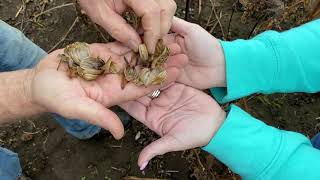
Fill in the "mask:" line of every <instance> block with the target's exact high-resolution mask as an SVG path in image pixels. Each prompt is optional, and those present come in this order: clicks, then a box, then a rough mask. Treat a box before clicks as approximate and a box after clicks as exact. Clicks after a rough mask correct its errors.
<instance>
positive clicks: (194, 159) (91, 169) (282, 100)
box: [0, 0, 320, 180]
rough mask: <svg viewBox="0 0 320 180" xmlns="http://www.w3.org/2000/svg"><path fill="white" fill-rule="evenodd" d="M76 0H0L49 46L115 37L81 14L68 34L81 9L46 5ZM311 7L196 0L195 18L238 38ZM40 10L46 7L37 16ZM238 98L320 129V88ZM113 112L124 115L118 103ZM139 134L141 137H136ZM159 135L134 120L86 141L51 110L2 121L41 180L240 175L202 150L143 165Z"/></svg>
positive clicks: (29, 171) (12, 145) (290, 125)
mask: <svg viewBox="0 0 320 180" xmlns="http://www.w3.org/2000/svg"><path fill="white" fill-rule="evenodd" d="M71 2H72V1H71V0H22V1H21V0H1V1H0V19H2V20H4V21H6V22H7V23H9V24H11V25H12V26H15V27H17V28H18V29H20V30H22V31H23V32H24V33H25V34H26V35H27V36H28V37H29V38H30V39H32V40H33V41H34V42H35V43H36V44H38V45H39V46H40V47H42V48H43V49H45V50H47V51H50V50H51V49H52V48H53V47H54V46H55V45H56V43H57V42H59V41H60V40H61V39H62V38H63V37H64V36H66V37H65V38H64V39H63V41H62V43H61V44H58V45H57V47H56V48H60V47H64V46H65V45H66V44H69V43H71V42H74V41H85V42H89V43H91V42H107V41H109V40H110V37H109V36H108V35H107V34H106V33H105V32H104V31H103V30H102V29H101V28H99V27H96V26H95V25H94V24H93V23H90V22H89V21H86V20H85V19H84V18H79V21H77V22H76V24H75V26H74V27H73V28H72V29H71V30H70V33H67V32H68V30H69V29H70V27H71V25H72V24H73V22H74V21H75V19H76V17H77V15H78V14H79V13H77V11H76V9H75V7H74V6H73V5H67V6H64V7H60V8H57V9H54V10H52V11H49V12H46V10H48V9H51V8H54V7H57V6H60V5H63V4H68V3H71ZM177 3H178V7H179V8H178V11H177V15H178V16H180V17H183V18H184V17H185V12H186V11H185V1H177ZM199 3H200V4H201V6H199ZM212 4H214V9H213V8H212ZM199 7H201V8H199ZM307 11H308V4H305V3H304V1H297V0H271V1H269V0H268V1H267V0H239V1H236V0H224V1H223V0H216V1H214V0H211V1H209V0H198V1H191V3H190V9H189V11H188V20H189V21H191V22H195V23H198V24H200V25H201V26H203V27H204V28H206V29H207V30H208V31H209V32H211V33H212V34H213V35H215V36H216V37H218V38H221V39H223V38H224V39H227V40H232V39H236V38H249V37H252V36H254V35H255V34H257V33H259V32H261V31H264V30H268V29H274V30H281V31H282V30H286V29H289V28H291V27H294V26H296V25H299V24H301V23H303V22H305V21H306V20H307V19H306V15H307ZM41 12H45V13H43V14H42V15H40V16H37V14H39V13H41ZM199 12H200V13H199ZM35 17H37V18H35ZM217 19H219V21H218V20H217ZM288 77H290V75H288ZM236 103H237V104H239V105H240V106H242V107H243V108H244V109H245V110H247V111H248V112H250V113H251V114H252V115H253V116H255V117H257V118H259V119H262V120H265V122H266V123H268V124H270V125H273V126H275V127H278V128H281V129H285V130H292V131H298V132H300V133H303V134H305V135H307V136H308V137H312V136H313V135H315V134H316V133H317V132H319V129H320V118H319V117H320V96H319V94H290V95H284V94H276V95H255V96H252V97H248V98H246V99H243V100H240V101H238V102H236ZM114 111H116V112H118V113H119V114H121V115H123V112H121V110H120V109H119V108H115V109H114ZM137 133H140V134H141V136H140V138H139V139H138V140H135V136H136V134H137ZM156 138H157V136H155V135H154V134H153V133H151V132H150V131H149V130H147V129H146V128H145V127H143V126H142V125H141V124H140V123H138V122H137V121H133V122H132V123H130V124H129V125H128V127H127V128H126V135H125V137H124V138H123V139H122V140H120V141H116V140H114V139H113V138H112V137H111V136H110V134H108V133H102V134H99V135H98V136H96V137H94V138H92V139H90V140H82V141H81V140H77V139H75V138H73V137H71V136H70V135H68V134H67V133H66V132H65V131H64V130H63V129H62V128H61V127H60V126H59V125H58V124H57V123H56V122H55V121H54V119H53V118H52V117H51V116H50V115H49V114H43V115H41V116H38V117H33V118H28V119H21V121H19V122H18V123H15V124H10V125H6V126H2V127H1V128H0V145H1V146H2V147H6V148H8V149H11V150H13V151H15V152H17V153H19V156H20V160H21V164H22V167H23V172H24V173H25V174H26V175H27V176H28V177H30V178H32V179H34V180H44V179H46V180H73V179H78V180H79V179H80V180H92V179H97V180H100V179H101V180H109V179H115V180H117V179H122V178H124V177H128V176H134V177H136V179H139V178H161V179H199V180H206V179H240V178H239V176H237V175H235V174H233V173H232V172H231V171H230V170H229V169H228V168H226V167H225V166H224V165H223V164H221V163H220V162H219V161H218V160H216V159H215V158H214V157H213V156H211V155H209V154H207V153H205V152H203V151H200V150H199V149H194V150H189V151H185V152H175V153H168V154H166V155H163V156H160V157H157V158H156V159H154V160H153V161H152V162H151V164H150V165H149V166H148V167H147V169H146V170H145V171H143V172H141V171H140V170H139V169H138V166H137V164H136V163H137V157H138V155H139V152H140V151H141V150H142V148H143V147H144V146H145V145H146V144H148V143H150V142H151V141H153V140H154V139H156ZM127 179H130V178H127ZM131 179H135V178H131Z"/></svg>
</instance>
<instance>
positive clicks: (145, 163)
mask: <svg viewBox="0 0 320 180" xmlns="http://www.w3.org/2000/svg"><path fill="white" fill-rule="evenodd" d="M147 165H148V162H144V163H143V164H142V166H140V171H142V170H144V168H146V167H147Z"/></svg>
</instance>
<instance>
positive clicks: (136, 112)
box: [119, 101, 147, 124]
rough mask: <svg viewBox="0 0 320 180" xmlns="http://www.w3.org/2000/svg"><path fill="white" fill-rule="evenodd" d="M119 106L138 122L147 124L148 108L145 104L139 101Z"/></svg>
mask: <svg viewBox="0 0 320 180" xmlns="http://www.w3.org/2000/svg"><path fill="white" fill-rule="evenodd" d="M119 106H120V107H121V108H122V109H123V110H125V111H126V112H127V113H128V114H130V115H131V116H132V117H133V118H135V119H136V120H138V121H140V122H141V123H143V124H145V123H146V113H147V108H146V106H145V105H144V104H142V103H140V102H138V101H128V102H125V103H122V104H119Z"/></svg>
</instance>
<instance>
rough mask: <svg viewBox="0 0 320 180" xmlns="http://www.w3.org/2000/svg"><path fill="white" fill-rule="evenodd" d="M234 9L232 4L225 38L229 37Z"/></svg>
mask: <svg viewBox="0 0 320 180" xmlns="http://www.w3.org/2000/svg"><path fill="white" fill-rule="evenodd" d="M235 9H236V8H235V7H234V6H232V12H231V16H230V19H229V24H228V31H227V39H229V37H230V29H231V22H232V18H233V14H234V12H235Z"/></svg>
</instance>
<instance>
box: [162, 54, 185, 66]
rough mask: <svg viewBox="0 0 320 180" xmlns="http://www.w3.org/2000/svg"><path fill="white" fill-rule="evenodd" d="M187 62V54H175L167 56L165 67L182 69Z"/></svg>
mask: <svg viewBox="0 0 320 180" xmlns="http://www.w3.org/2000/svg"><path fill="white" fill-rule="evenodd" d="M187 64H188V56H186V55H185V54H177V55H174V56H170V57H169V58H168V60H167V62H166V63H165V68H172V67H175V68H177V69H182V68H183V67H184V66H186V65H187Z"/></svg>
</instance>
